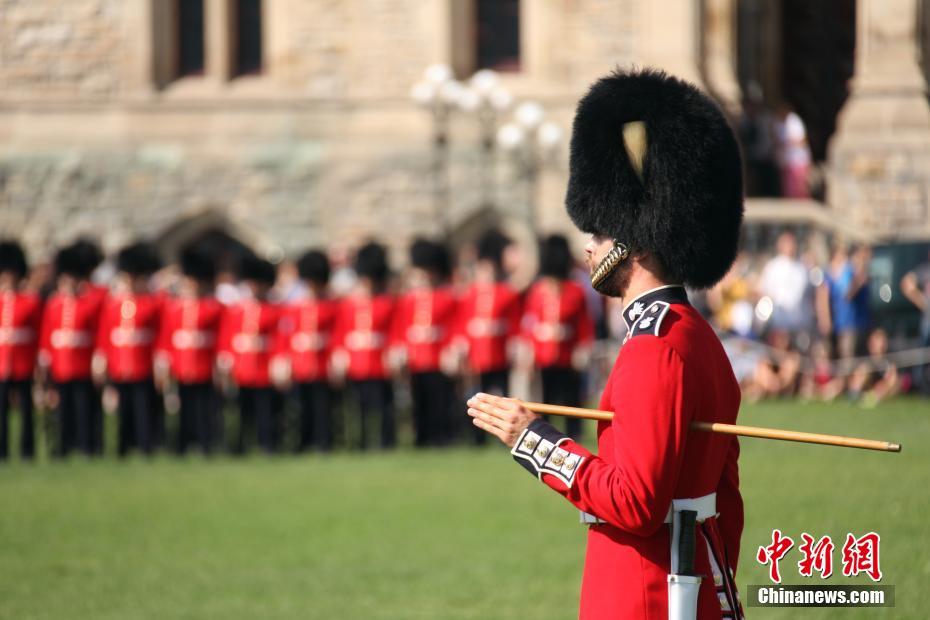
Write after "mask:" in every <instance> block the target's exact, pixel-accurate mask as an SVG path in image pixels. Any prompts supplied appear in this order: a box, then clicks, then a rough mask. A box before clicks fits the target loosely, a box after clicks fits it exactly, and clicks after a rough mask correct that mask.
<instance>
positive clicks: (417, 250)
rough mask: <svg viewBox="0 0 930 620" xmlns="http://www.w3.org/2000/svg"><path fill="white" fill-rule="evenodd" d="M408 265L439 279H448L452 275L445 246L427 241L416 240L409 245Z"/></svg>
mask: <svg viewBox="0 0 930 620" xmlns="http://www.w3.org/2000/svg"><path fill="white" fill-rule="evenodd" d="M410 264H411V265H413V266H414V267H418V268H419V269H423V270H425V271H429V272H431V273H434V274H436V275H438V276H439V277H441V278H448V277H449V276H450V275H451V273H452V263H451V261H450V260H449V251H448V250H447V249H446V246H444V245H442V244H441V243H436V242H435V241H429V240H427V239H416V240H414V242H413V243H412V244H411V245H410Z"/></svg>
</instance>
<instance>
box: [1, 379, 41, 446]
mask: <svg viewBox="0 0 930 620" xmlns="http://www.w3.org/2000/svg"><path fill="white" fill-rule="evenodd" d="M14 395H15V396H16V404H17V406H18V408H19V414H20V419H21V420H22V422H21V427H22V428H21V429H20V436H19V455H20V457H21V458H24V459H31V458H32V457H33V455H34V454H35V444H36V441H35V429H34V427H33V423H34V420H33V413H32V410H33V404H32V379H24V380H21V381H14V380H6V381H0V460H5V459H6V458H7V455H8V453H7V448H8V445H9V443H10V424H9V422H10V409H11V406H12V404H13V403H12V401H13V397H14Z"/></svg>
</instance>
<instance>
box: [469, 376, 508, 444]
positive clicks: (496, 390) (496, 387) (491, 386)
mask: <svg viewBox="0 0 930 620" xmlns="http://www.w3.org/2000/svg"><path fill="white" fill-rule="evenodd" d="M478 386H479V388H480V389H481V391H482V392H484V393H485V394H494V395H495V396H507V394H509V393H510V369H509V368H505V369H503V370H492V371H490V372H483V373H481V374H480V375H478ZM472 428H473V429H474V433H475V435H474V437H475V445H479V446H482V445H484V444H485V442H486V441H487V440H488V434H487V433H486V432H485V431H483V430H481V429H480V428H478V427H477V426H474V425H472Z"/></svg>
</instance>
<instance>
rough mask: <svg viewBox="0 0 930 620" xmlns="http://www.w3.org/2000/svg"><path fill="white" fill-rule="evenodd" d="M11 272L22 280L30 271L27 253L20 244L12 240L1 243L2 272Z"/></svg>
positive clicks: (0, 266) (0, 268)
mask: <svg viewBox="0 0 930 620" xmlns="http://www.w3.org/2000/svg"><path fill="white" fill-rule="evenodd" d="M3 271H11V272H13V273H14V274H16V277H18V278H22V277H24V276H25V275H26V272H27V271H29V265H28V264H27V263H26V253H25V252H23V248H22V246H21V245H19V243H17V242H16V241H13V240H12V239H7V240H4V241H0V272H3Z"/></svg>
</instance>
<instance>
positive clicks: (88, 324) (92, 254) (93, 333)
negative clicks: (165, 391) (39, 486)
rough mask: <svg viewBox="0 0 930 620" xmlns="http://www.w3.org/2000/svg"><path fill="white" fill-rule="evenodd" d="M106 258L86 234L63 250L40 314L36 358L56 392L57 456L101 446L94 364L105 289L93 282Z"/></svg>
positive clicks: (94, 450) (96, 450)
mask: <svg viewBox="0 0 930 620" xmlns="http://www.w3.org/2000/svg"><path fill="white" fill-rule="evenodd" d="M102 258H103V256H102V254H101V253H100V249H99V248H98V247H97V246H96V244H94V243H92V242H90V241H86V240H81V241H77V242H75V243H73V244H72V245H69V246H67V247H65V248H63V249H61V250H59V252H58V254H57V255H56V256H55V273H56V275H57V288H56V290H55V292H54V293H52V295H51V296H50V297H49V299H48V301H47V302H46V304H45V310H44V312H43V315H42V328H41V331H40V335H39V358H38V359H39V364H40V366H41V367H42V369H43V374H45V375H47V376H49V378H50V379H51V382H52V385H53V386H54V391H55V393H56V394H57V398H56V399H55V400H57V403H58V407H57V413H58V424H59V444H58V449H57V454H58V455H59V456H66V455H67V454H69V453H70V452H71V451H72V450H73V449H78V450H80V451H81V452H83V453H84V454H88V455H92V454H101V453H102V452H103V410H102V408H101V406H100V393H99V390H98V387H97V386H96V385H95V384H94V381H93V376H92V368H91V365H92V360H93V354H94V345H95V344H96V341H97V326H98V325H99V322H100V309H101V307H102V305H103V300H104V298H105V297H106V289H105V288H103V287H100V286H96V285H94V284H92V283H91V282H90V276H91V274H92V273H93V271H94V269H96V268H97V265H99V264H100V261H101V260H102Z"/></svg>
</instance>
